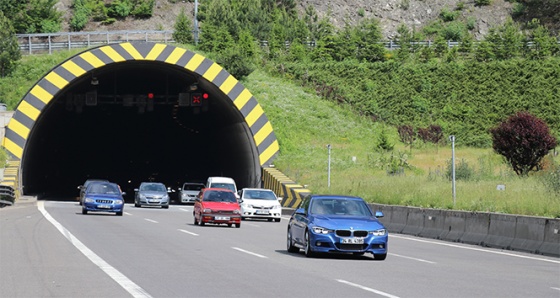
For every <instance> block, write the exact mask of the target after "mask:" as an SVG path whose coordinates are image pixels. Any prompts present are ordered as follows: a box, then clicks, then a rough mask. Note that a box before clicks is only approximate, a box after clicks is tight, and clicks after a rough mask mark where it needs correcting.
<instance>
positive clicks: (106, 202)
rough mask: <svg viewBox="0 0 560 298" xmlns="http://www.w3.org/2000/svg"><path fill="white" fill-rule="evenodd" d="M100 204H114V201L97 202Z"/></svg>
mask: <svg viewBox="0 0 560 298" xmlns="http://www.w3.org/2000/svg"><path fill="white" fill-rule="evenodd" d="M95 202H96V203H99V204H113V200H95Z"/></svg>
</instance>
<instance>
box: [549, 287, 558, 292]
mask: <svg viewBox="0 0 560 298" xmlns="http://www.w3.org/2000/svg"><path fill="white" fill-rule="evenodd" d="M550 288H551V289H553V290H558V291H560V288H555V287H550Z"/></svg>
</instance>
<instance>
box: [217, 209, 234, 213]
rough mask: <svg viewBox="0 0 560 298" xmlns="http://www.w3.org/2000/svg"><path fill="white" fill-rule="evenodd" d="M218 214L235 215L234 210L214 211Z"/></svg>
mask: <svg viewBox="0 0 560 298" xmlns="http://www.w3.org/2000/svg"><path fill="white" fill-rule="evenodd" d="M213 211H214V213H216V214H234V213H233V210H213Z"/></svg>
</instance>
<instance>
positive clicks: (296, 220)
mask: <svg viewBox="0 0 560 298" xmlns="http://www.w3.org/2000/svg"><path fill="white" fill-rule="evenodd" d="M378 217H383V213H382V212H380V211H378V212H376V213H375V214H374V213H373V212H372V211H371V209H370V208H369V206H368V204H367V203H366V202H365V201H364V199H362V198H360V197H353V196H338V195H309V196H306V197H305V198H304V199H303V201H302V202H301V204H300V206H299V208H298V209H296V211H295V212H294V213H293V214H292V217H291V218H290V222H289V223H288V235H287V249H288V252H299V250H300V249H303V250H304V252H305V255H306V256H307V257H312V256H314V255H315V254H316V253H352V254H354V255H363V254H364V253H371V254H373V257H374V259H376V260H385V258H386V257H387V242H388V240H389V236H388V232H387V229H386V228H385V227H384V226H383V224H382V223H381V222H379V220H378V219H377V218H378Z"/></svg>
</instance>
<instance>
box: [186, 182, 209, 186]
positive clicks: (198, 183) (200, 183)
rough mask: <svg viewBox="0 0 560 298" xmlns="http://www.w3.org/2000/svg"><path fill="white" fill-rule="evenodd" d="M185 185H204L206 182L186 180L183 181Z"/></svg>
mask: <svg viewBox="0 0 560 298" xmlns="http://www.w3.org/2000/svg"><path fill="white" fill-rule="evenodd" d="M183 185H202V186H204V183H202V182H185V183H183Z"/></svg>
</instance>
